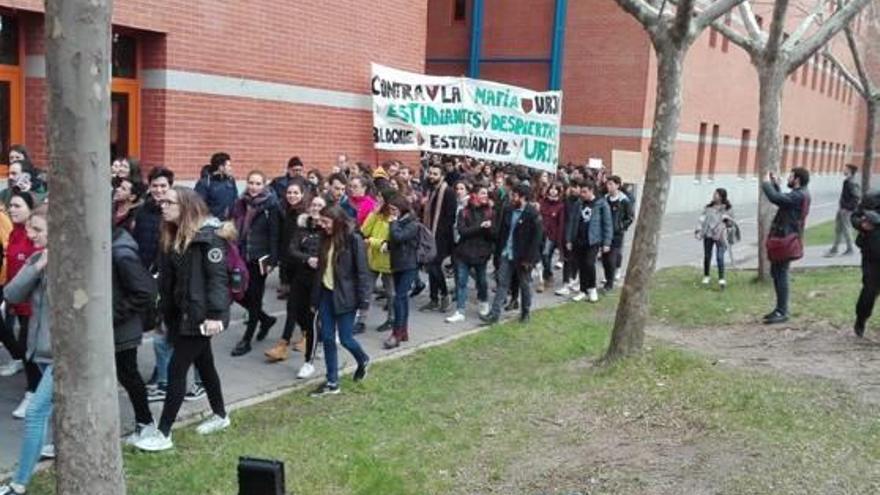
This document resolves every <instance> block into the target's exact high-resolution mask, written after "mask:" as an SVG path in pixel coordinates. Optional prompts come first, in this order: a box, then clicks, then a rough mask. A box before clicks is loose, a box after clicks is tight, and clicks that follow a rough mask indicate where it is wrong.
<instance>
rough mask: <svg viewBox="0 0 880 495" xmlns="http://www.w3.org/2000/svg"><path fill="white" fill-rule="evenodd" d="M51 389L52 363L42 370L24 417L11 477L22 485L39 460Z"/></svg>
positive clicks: (46, 427) (47, 422)
mask: <svg viewBox="0 0 880 495" xmlns="http://www.w3.org/2000/svg"><path fill="white" fill-rule="evenodd" d="M52 390H53V379H52V365H49V366H48V367H46V369H45V370H43V378H42V379H41V380H40V384H39V385H37V391H36V392H34V395H33V396H31V402H30V404H28V408H27V416H26V417H25V419H24V439H23V441H22V443H21V454H20V455H19V459H18V470H17V471H16V472H15V477H13V478H12V481H13V482H15V483H17V484H19V485H22V486H27V484H28V483H29V482H30V480H31V476H33V474H34V468H35V467H36V466H37V463H38V462H39V461H40V451H41V450H43V443H44V440H45V438H46V430H47V429H48V428H49V418H51V417H52V406H53V399H52Z"/></svg>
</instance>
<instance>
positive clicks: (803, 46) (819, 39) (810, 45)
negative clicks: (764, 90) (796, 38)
mask: <svg viewBox="0 0 880 495" xmlns="http://www.w3.org/2000/svg"><path fill="white" fill-rule="evenodd" d="M870 1H871V0H849V2H847V4H846V5H844V6H843V8H841V9H838V11H837V12H835V13H834V15H832V16H831V17H830V18H829V19H828V20H827V21H826V22H824V23H823V24H822V26H820V27H819V29H818V30H817V31H816V32H814V33H813V34H812V35H810V36H808V37H807V38H805V39H804V40H803V41H802V42H800V43H798V44H797V45H796V46H795V47H794V48H793V49H792V50H791V53H790V56H789V59H788V67H786V72H787V73H791V72H792V71H793V70H795V69H797V68H798V67H800V65H801V64H803V63H804V62H806V61H807V59H809V58H810V57H812V56H813V54H814V53H816V50H818V49H819V48H821V47H822V46H823V45H825V43H828V41H829V40H831V38H832V37H834V35H835V34H837V33H838V32H840V30H841V29H843V28H844V27H846V25H847V24H849V22H850V21H851V20H852V19H853V18H854V17H855V16H856V15H857V14H858V13H859V12H860V11H861V10H862V9H863V8H864V7H865V5H867V4H868V2H870Z"/></svg>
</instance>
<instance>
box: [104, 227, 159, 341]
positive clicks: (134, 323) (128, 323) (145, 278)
mask: <svg viewBox="0 0 880 495" xmlns="http://www.w3.org/2000/svg"><path fill="white" fill-rule="evenodd" d="M112 252H113V257H112V260H113V263H112V272H111V273H112V276H111V278H112V281H113V342H114V344H115V346H116V352H119V351H125V350H128V349H134V348H136V347H138V346H139V345H140V344H141V339H142V337H143V333H144V332H143V329H144V315H145V314H146V312H147V311H148V310H149V309H150V305H153V304H155V303H156V280H155V279H154V278H153V276H152V275H150V272H149V271H147V269H146V268H145V267H144V265H143V264H142V263H141V259H140V256H139V255H138V246H137V244H136V243H135V242H134V239H133V238H132V237H131V235H130V234H129V233H128V232H126V231H125V230H124V229H122V228H117V229H115V230H114V232H113V248H112Z"/></svg>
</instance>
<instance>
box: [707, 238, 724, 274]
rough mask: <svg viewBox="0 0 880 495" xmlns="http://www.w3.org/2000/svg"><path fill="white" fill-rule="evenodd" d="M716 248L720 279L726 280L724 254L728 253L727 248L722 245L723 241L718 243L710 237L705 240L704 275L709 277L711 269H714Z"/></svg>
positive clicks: (716, 261)
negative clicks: (713, 259) (713, 250)
mask: <svg viewBox="0 0 880 495" xmlns="http://www.w3.org/2000/svg"><path fill="white" fill-rule="evenodd" d="M713 247H714V248H715V263H717V264H718V278H720V279H723V278H724V254H725V253H726V252H727V247H726V246H725V245H724V244H722V243H721V241H716V240H715V239H710V238H708V237H705V238H703V275H704V276H706V277H708V276H709V272H710V269H711V268H712V248H713Z"/></svg>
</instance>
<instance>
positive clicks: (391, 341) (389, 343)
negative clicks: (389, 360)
mask: <svg viewBox="0 0 880 495" xmlns="http://www.w3.org/2000/svg"><path fill="white" fill-rule="evenodd" d="M400 333H401V330H400V329H397V328H395V329H394V330H392V331H391V336H389V337H388V338H387V339H385V341H384V342H382V347H384V348H385V349H394V348H395V347H399V346H400V340H401V339H400Z"/></svg>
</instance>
